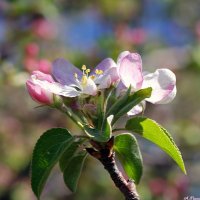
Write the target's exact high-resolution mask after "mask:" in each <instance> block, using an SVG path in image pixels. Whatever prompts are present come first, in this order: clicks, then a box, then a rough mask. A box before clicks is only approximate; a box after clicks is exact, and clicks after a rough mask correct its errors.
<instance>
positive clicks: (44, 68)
mask: <svg viewBox="0 0 200 200" xmlns="http://www.w3.org/2000/svg"><path fill="white" fill-rule="evenodd" d="M51 68H52V66H51V62H49V61H48V60H47V59H41V60H39V61H38V70H39V71H41V72H43V73H45V74H50V73H51Z"/></svg>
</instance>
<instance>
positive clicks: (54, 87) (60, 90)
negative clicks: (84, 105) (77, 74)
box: [33, 79, 80, 97]
mask: <svg viewBox="0 0 200 200" xmlns="http://www.w3.org/2000/svg"><path fill="white" fill-rule="evenodd" d="M33 83H34V84H35V85H38V86H40V87H41V88H42V89H43V90H44V91H46V92H50V93H53V94H57V95H61V96H65V97H76V96H78V95H80V91H77V90H76V89H75V88H73V87H70V86H66V85H61V84H60V83H56V82H53V83H50V82H48V81H45V80H39V79H34V80H33Z"/></svg>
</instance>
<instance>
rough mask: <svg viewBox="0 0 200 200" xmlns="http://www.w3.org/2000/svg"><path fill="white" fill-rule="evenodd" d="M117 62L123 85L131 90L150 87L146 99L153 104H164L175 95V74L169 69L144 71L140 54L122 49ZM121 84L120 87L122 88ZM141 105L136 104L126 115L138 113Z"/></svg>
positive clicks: (141, 107)
mask: <svg viewBox="0 0 200 200" xmlns="http://www.w3.org/2000/svg"><path fill="white" fill-rule="evenodd" d="M117 64H118V72H119V76H120V80H121V85H123V87H125V88H128V87H129V86H131V88H132V91H133V92H135V91H137V90H140V89H142V88H147V87H151V88H152V94H151V97H150V98H147V99H146V101H148V102H151V103H153V104H166V103H169V102H171V101H172V100H173V99H174V97H175V96H176V76H175V74H174V73H173V72H172V71H170V70H169V69H157V70H156V71H155V72H154V73H148V72H145V73H144V72H142V60H141V57H140V55H139V54H137V53H130V52H129V51H124V52H122V53H121V54H120V55H119V58H118V63H117ZM121 85H120V87H121V88H123V87H122V86H121ZM143 104H144V103H143ZM143 106H144V105H137V106H136V107H134V108H133V109H132V110H131V111H129V113H128V115H135V114H138V113H140V112H141V111H142V109H143Z"/></svg>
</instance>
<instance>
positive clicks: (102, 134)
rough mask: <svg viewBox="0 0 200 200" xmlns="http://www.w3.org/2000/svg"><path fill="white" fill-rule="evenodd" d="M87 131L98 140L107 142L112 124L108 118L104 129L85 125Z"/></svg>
mask: <svg viewBox="0 0 200 200" xmlns="http://www.w3.org/2000/svg"><path fill="white" fill-rule="evenodd" d="M84 130H85V133H86V134H87V135H88V136H89V137H91V138H92V139H93V140H95V141H97V142H107V141H108V140H109V139H110V136H111V131H112V129H111V126H110V123H109V120H108V119H107V120H106V121H105V122H104V124H103V126H102V130H98V129H95V128H91V127H89V126H84Z"/></svg>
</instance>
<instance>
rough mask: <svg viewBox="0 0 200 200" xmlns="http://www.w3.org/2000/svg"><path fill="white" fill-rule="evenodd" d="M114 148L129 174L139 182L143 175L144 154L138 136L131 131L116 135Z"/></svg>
mask: <svg viewBox="0 0 200 200" xmlns="http://www.w3.org/2000/svg"><path fill="white" fill-rule="evenodd" d="M114 150H115V151H116V152H117V155H118V157H119V160H120V161H121V163H122V166H123V168H124V171H125V172H126V173H127V175H128V176H129V177H130V178H131V179H133V180H134V181H135V183H136V184H138V183H139V181H140V178H141V176H142V169H143V168H142V167H143V166H142V156H141V153H140V149H139V147H138V143H137V140H136V138H135V137H134V136H133V135H131V134H130V133H123V134H120V135H117V136H116V137H115V143H114Z"/></svg>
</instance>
